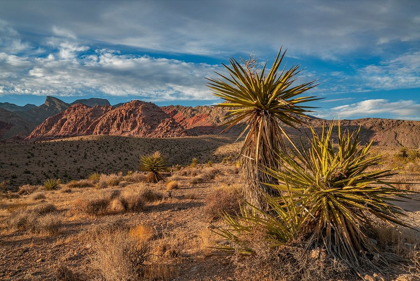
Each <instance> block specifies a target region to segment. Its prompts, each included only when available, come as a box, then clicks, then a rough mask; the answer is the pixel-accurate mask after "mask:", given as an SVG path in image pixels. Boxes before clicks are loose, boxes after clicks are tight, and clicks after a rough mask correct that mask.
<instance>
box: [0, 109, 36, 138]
mask: <svg viewBox="0 0 420 281" xmlns="http://www.w3.org/2000/svg"><path fill="white" fill-rule="evenodd" d="M34 127H35V125H34V124H33V123H31V122H30V121H27V120H25V119H24V118H22V117H20V116H19V115H17V114H16V113H15V112H11V111H8V110H5V109H2V108H0V140H23V139H24V138H25V137H26V136H27V135H28V134H30V133H31V131H32V129H33V128H34Z"/></svg>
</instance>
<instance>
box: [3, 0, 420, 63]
mask: <svg viewBox="0 0 420 281" xmlns="http://www.w3.org/2000/svg"><path fill="white" fill-rule="evenodd" d="M45 6H46V3H45V2H43V1H42V0H39V1H26V2H25V1H24V0H21V1H6V2H5V3H2V9H1V10H0V17H1V18H4V19H7V20H8V21H9V22H12V23H13V24H16V25H17V26H19V27H21V28H22V29H26V30H30V31H32V32H35V33H36V32H37V33H39V34H45V32H46V31H48V30H50V32H51V33H52V34H54V35H57V36H60V37H66V38H72V39H75V38H80V39H83V40H91V42H103V43H107V44H118V45H120V44H121V45H128V46H135V47H141V48H145V49H153V50H158V51H164V52H179V53H192V54H204V55H209V54H211V55H217V54H228V55H230V54H232V53H238V52H244V53H249V52H251V51H257V53H258V54H261V53H264V52H265V53H267V52H268V53H271V52H273V51H275V50H278V48H279V47H280V46H281V45H284V46H287V47H288V48H289V49H290V50H291V52H290V55H292V56H300V55H301V54H309V55H313V56H318V57H322V58H330V59H340V56H341V55H343V54H348V53H351V52H358V51H362V52H364V53H366V52H369V53H375V54H378V53H380V52H381V51H382V50H383V49H385V48H386V47H387V44H392V43H395V42H414V41H416V40H419V39H420V29H419V28H418V22H419V16H418V11H419V8H420V3H418V2H416V1H411V2H410V3H409V4H408V3H406V2H405V1H398V0H390V1H383V0H372V1H364V0H354V1H322V0H309V1H287V3H286V2H284V1H269V0H261V1H254V0H242V1H223V0H212V1H172V0H167V1H165V0H161V1H106V2H100V1H90V2H89V5H86V3H84V2H83V1H73V2H72V3H71V5H69V3H68V2H66V1H53V2H51V1H48V11H47V9H45ZM58 23H59V24H58ZM52 34H46V35H47V36H48V35H52Z"/></svg>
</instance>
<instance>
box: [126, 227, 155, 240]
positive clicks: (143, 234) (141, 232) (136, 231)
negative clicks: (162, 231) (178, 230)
mask: <svg viewBox="0 0 420 281" xmlns="http://www.w3.org/2000/svg"><path fill="white" fill-rule="evenodd" d="M128 234H129V235H130V236H131V237H133V238H135V239H136V240H137V242H138V243H139V244H144V243H147V242H148V241H150V240H151V239H152V238H153V237H154V236H155V231H154V229H153V227H152V226H151V225H150V224H139V225H137V226H136V227H133V228H131V229H130V231H129V232H128Z"/></svg>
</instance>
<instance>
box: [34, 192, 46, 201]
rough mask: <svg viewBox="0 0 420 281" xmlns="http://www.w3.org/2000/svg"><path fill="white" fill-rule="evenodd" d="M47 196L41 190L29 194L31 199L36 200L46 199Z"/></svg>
mask: <svg viewBox="0 0 420 281" xmlns="http://www.w3.org/2000/svg"><path fill="white" fill-rule="evenodd" d="M46 198H47V197H46V196H45V194H44V193H41V192H37V193H33V194H32V195H31V199H32V200H34V201H36V200H42V199H46Z"/></svg>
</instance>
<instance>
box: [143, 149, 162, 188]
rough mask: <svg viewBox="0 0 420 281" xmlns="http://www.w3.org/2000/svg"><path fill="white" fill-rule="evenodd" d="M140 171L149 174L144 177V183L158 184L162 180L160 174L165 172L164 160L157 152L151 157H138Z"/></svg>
mask: <svg viewBox="0 0 420 281" xmlns="http://www.w3.org/2000/svg"><path fill="white" fill-rule="evenodd" d="M139 168H140V170H141V171H146V172H149V173H148V174H147V176H146V179H145V180H146V182H158V181H160V180H162V179H163V178H162V175H161V172H163V171H166V160H165V158H163V156H162V155H161V154H160V152H159V151H156V152H155V153H153V154H151V155H145V156H142V157H140V166H139Z"/></svg>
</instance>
